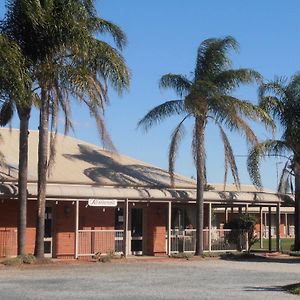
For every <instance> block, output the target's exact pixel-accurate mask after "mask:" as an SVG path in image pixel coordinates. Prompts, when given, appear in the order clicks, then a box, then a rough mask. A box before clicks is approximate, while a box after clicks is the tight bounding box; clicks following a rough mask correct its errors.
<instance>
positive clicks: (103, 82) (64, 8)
mask: <svg viewBox="0 0 300 300" xmlns="http://www.w3.org/2000/svg"><path fill="white" fill-rule="evenodd" d="M67 2H68V5H66V1H56V2H53V3H54V6H53V7H50V9H49V7H47V6H43V5H41V9H42V10H43V11H46V13H45V12H44V15H46V16H47V17H46V21H45V23H44V25H43V26H42V28H39V29H38V30H37V34H38V36H40V33H41V35H42V36H41V38H42V39H43V38H45V39H46V40H47V41H48V43H49V41H52V43H51V45H53V46H52V47H49V49H50V51H48V50H47V51H46V54H45V56H44V58H43V60H42V63H41V64H40V68H39V71H40V73H39V74H38V76H37V80H38V83H39V86H40V89H41V93H40V125H39V152H38V153H39V160H38V222H37V235H36V247H35V254H36V256H38V257H42V256H43V255H44V244H43V239H44V212H45V195H46V183H47V169H48V166H49V162H48V128H49V125H48V124H49V116H50V115H52V121H53V122H54V123H56V118H57V112H58V107H59V106H60V107H62V109H63V110H64V112H65V113H67V112H68V111H67V108H68V107H69V101H70V97H69V96H72V97H73V98H76V99H78V100H79V101H81V102H84V103H85V104H87V105H88V107H89V109H90V112H91V114H92V116H93V117H95V118H96V121H97V125H98V129H99V132H100V135H101V138H102V139H103V141H104V142H105V143H106V145H110V146H112V143H111V140H110V138H109V135H108V134H107V131H106V129H105V124H104V121H103V113H104V109H105V105H106V104H107V102H108V97H107V83H110V84H111V85H112V87H113V88H115V89H116V90H117V91H118V92H120V93H121V92H122V90H123V89H125V88H127V87H128V85H129V73H128V70H127V68H126V65H125V62H124V60H123V58H122V56H121V55H120V53H119V52H118V50H117V49H115V48H113V47H112V46H110V45H109V44H107V43H105V42H103V41H100V40H98V39H96V37H95V36H96V34H101V33H104V32H105V33H109V34H111V35H112V37H113V38H114V39H115V41H116V45H117V47H118V48H119V49H122V47H123V46H124V45H125V42H126V37H125V35H124V33H123V32H122V31H121V29H120V28H119V27H117V26H116V25H114V24H112V23H110V22H107V21H105V20H103V19H100V18H98V17H97V15H96V10H95V8H94V1H74V0H73V1H71V0H69V1H67ZM51 48H52V49H51ZM66 117H67V119H66V120H67V122H66V124H67V126H68V125H69V124H70V122H69V117H68V116H67V115H66ZM53 122H52V125H53ZM55 127H56V125H55V124H54V127H52V128H55ZM51 141H53V139H51V140H50V142H51ZM50 149H55V147H54V146H53V144H52V146H51V145H50ZM52 154H53V153H52ZM52 157H53V155H52ZM50 158H51V153H50Z"/></svg>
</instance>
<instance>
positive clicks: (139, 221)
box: [131, 208, 143, 255]
mask: <svg viewBox="0 0 300 300" xmlns="http://www.w3.org/2000/svg"><path fill="white" fill-rule="evenodd" d="M131 253H132V254H133V255H142V254H143V209H142V208H132V209H131Z"/></svg>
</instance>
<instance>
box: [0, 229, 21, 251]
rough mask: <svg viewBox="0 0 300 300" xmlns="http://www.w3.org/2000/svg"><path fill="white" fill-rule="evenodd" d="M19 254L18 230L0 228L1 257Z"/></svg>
mask: <svg viewBox="0 0 300 300" xmlns="http://www.w3.org/2000/svg"><path fill="white" fill-rule="evenodd" d="M15 255H17V230H15V229H8V230H6V229H5V230H0V257H7V256H15Z"/></svg>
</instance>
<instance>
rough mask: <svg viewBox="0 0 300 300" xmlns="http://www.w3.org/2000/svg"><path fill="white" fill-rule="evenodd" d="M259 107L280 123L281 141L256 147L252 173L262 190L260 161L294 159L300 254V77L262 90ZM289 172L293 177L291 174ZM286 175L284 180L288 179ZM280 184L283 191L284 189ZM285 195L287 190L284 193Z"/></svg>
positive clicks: (252, 154)
mask: <svg viewBox="0 0 300 300" xmlns="http://www.w3.org/2000/svg"><path fill="white" fill-rule="evenodd" d="M259 98H260V100H259V106H260V107H261V108H262V109H264V110H265V111H266V112H267V113H269V114H270V115H271V116H272V117H273V118H274V120H277V121H278V123H279V125H280V127H281V129H282V136H281V139H279V140H276V139H268V140H265V141H263V142H261V143H259V144H258V145H256V146H255V147H254V148H253V149H252V150H251V151H250V153H249V157H248V170H249V174H250V175H251V178H252V180H253V183H254V184H255V185H256V186H258V187H261V186H262V183H261V177H260V174H259V161H260V158H261V157H263V156H268V155H272V156H274V155H275V156H281V155H285V156H287V155H288V157H289V156H290V155H291V162H288V167H289V168H291V172H292V174H293V175H294V177H295V249H296V250H300V216H299V214H300V117H299V116H300V74H299V73H296V74H295V75H294V76H293V77H292V78H291V80H290V81H288V80H287V79H285V78H275V79H274V80H273V81H270V82H268V83H264V84H262V85H261V86H260V88H259ZM291 172H289V173H291ZM286 175H287V173H286V172H284V173H283V176H282V177H281V179H282V180H283V179H286V178H287V176H286ZM282 180H280V182H281V184H280V189H281V191H282V188H283V186H284V184H283V181H282ZM283 191H284V190H283Z"/></svg>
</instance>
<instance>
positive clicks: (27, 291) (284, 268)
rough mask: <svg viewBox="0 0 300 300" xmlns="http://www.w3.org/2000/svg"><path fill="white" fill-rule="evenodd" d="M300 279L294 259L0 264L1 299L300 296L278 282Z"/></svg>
mask: <svg viewBox="0 0 300 300" xmlns="http://www.w3.org/2000/svg"><path fill="white" fill-rule="evenodd" d="M299 281H300V263H299V261H297V260H294V261H289V260H286V261H285V260H280V261H279V262H272V260H271V261H270V262H245V261H242V262H239V261H224V260H219V259H212V260H210V259H205V260H191V261H186V260H179V259H174V260H171V261H170V260H165V261H156V260H152V261H145V260H141V261H136V260H130V259H129V260H128V261H127V262H114V263H105V264H104V263H83V264H70V265H61V264H53V265H50V266H38V267H36V266H33V267H29V268H28V267H26V268H12V267H11V268H7V267H5V268H3V267H2V268H0V299H1V300H6V299H7V300H10V299H18V300H19V299H24V300H25V299H47V300H49V299H114V300H116V299H122V300H127V299H128V300H129V299H139V300H140V299H300V298H299V297H298V296H293V295H290V294H287V293H285V292H284V291H282V290H281V289H280V286H282V285H285V284H290V283H295V282H299Z"/></svg>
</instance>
